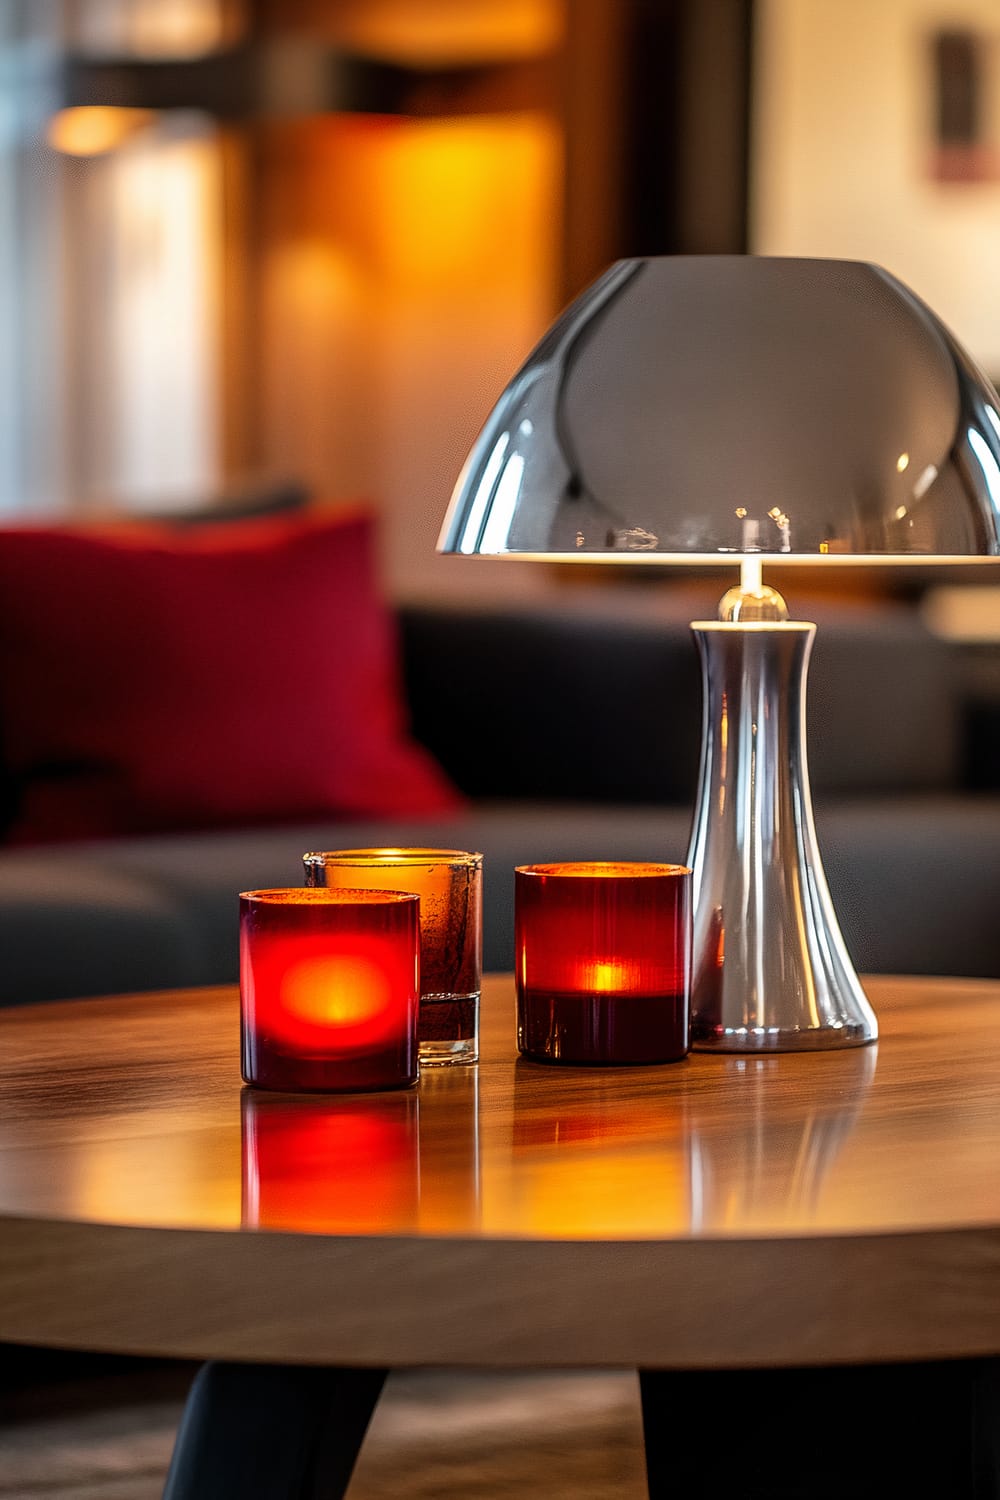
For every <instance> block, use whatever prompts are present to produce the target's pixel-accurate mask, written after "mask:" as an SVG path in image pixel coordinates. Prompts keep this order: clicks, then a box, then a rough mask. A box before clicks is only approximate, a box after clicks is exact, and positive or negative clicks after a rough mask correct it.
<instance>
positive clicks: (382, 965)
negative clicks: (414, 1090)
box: [240, 887, 420, 1092]
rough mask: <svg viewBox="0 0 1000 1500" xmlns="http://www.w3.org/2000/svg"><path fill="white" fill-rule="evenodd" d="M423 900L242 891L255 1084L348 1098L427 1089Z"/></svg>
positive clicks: (247, 1073)
mask: <svg viewBox="0 0 1000 1500" xmlns="http://www.w3.org/2000/svg"><path fill="white" fill-rule="evenodd" d="M419 905H420V904H419V899H418V897H417V896H416V895H413V894H402V893H400V892H398V891H356V890H337V891H333V890H325V889H318V890H310V889H308V888H300V887H279V888H276V889H272V890H261V891H244V892H243V893H242V894H241V895H240V1021H241V1039H242V1057H243V1079H244V1081H245V1082H246V1083H250V1084H256V1085H257V1086H258V1087H259V1088H268V1089H281V1090H286V1091H290V1092H298V1091H322V1092H326V1091H329V1092H342V1091H345V1090H368V1089H390V1088H404V1087H406V1086H407V1085H409V1084H411V1083H414V1082H416V1078H417V1006H418V1003H419V998H420V919H419Z"/></svg>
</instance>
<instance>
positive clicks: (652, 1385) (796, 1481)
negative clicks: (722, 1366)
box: [639, 1359, 1000, 1500]
mask: <svg viewBox="0 0 1000 1500" xmlns="http://www.w3.org/2000/svg"><path fill="white" fill-rule="evenodd" d="M639 1382H640V1389H641V1393H642V1419H643V1431H644V1435H645V1444H646V1472H647V1478H648V1483H649V1495H650V1500H668V1497H669V1500H846V1497H850V1500H891V1497H894V1496H901V1497H902V1496H906V1497H907V1500H1000V1361H998V1360H992V1359H983V1360H955V1361H940V1362H936V1363H929V1364H907V1365H898V1364H897V1365H862V1366H857V1365H852V1366H844V1367H839V1368H834V1369H808V1370H735V1371H727V1370H723V1371H714V1370H711V1371H700V1370H699V1371H692V1372H678V1371H650V1370H641V1371H640V1372H639Z"/></svg>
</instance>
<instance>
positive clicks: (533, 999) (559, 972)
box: [514, 862, 691, 1063]
mask: <svg viewBox="0 0 1000 1500" xmlns="http://www.w3.org/2000/svg"><path fill="white" fill-rule="evenodd" d="M514 948H515V983H516V989H517V1045H518V1050H519V1051H520V1052H521V1054H522V1055H523V1056H524V1057H529V1058H534V1059H536V1060H537V1061H539V1062H553V1063H658V1062H676V1061H677V1060H679V1059H680V1058H682V1057H684V1056H685V1055H686V1054H687V1052H688V1048H689V1041H690V1037H689V1027H690V1017H689V1008H690V988H691V984H690V976H691V871H690V870H689V869H688V868H687V867H686V866H684V865H658V864H644V863H637V862H624V863H588V864H583V863H576V864H550V865H521V866H519V867H518V868H517V869H516V870H515V872H514Z"/></svg>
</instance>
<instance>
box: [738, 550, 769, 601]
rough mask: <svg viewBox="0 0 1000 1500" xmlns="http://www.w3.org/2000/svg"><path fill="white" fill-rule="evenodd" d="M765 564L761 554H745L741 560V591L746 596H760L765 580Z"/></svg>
mask: <svg viewBox="0 0 1000 1500" xmlns="http://www.w3.org/2000/svg"><path fill="white" fill-rule="evenodd" d="M763 573H764V569H763V564H762V563H761V560H760V553H759V552H744V553H743V556H742V557H741V558H740V590H741V592H742V593H744V594H759V593H760V586H761V581H762V579H763Z"/></svg>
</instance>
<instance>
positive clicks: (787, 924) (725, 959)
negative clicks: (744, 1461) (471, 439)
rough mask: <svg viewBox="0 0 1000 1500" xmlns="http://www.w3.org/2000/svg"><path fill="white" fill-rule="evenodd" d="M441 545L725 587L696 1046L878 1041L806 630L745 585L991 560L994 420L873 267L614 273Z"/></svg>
mask: <svg viewBox="0 0 1000 1500" xmlns="http://www.w3.org/2000/svg"><path fill="white" fill-rule="evenodd" d="M438 548H439V550H440V551H442V552H450V553H457V554H463V555H467V556H473V555H479V556H494V557H510V558H515V559H520V560H530V559H540V560H545V561H547V562H553V561H558V562H582V563H587V564H594V563H608V564H618V565H643V564H645V565H647V566H648V565H663V564H665V563H669V564H678V563H693V564H700V565H702V566H704V565H714V566H717V565H719V564H720V563H727V562H731V563H732V564H733V565H734V566H739V568H740V582H739V584H738V585H737V587H736V588H734V589H732V590H729V591H728V592H727V594H726V596H725V597H724V599H723V601H722V603H721V605H720V617H719V619H717V620H712V621H695V622H693V623H692V629H693V632H694V636H695V641H696V644H697V647H698V650H699V653H700V655H701V660H702V670H703V684H704V694H705V708H704V737H703V744H702V755H701V769H700V777H699V787H698V793H697V798H696V807H695V810H694V819H693V828H692V836H691V844H690V847H689V850H688V853H687V858H686V861H685V862H686V863H687V864H688V865H690V866H691V868H692V871H693V882H692V893H693V899H694V955H693V956H694V972H695V978H694V983H693V992H692V1006H691V1025H692V1046H693V1047H695V1048H698V1047H700V1048H706V1049H718V1050H727V1051H752V1052H757V1051H784V1050H798V1049H825V1048H831V1047H842V1046H856V1045H863V1044H865V1043H868V1042H871V1041H873V1040H875V1039H876V1037H877V1035H878V1026H877V1021H876V1018H875V1016H874V1013H873V1011H872V1009H871V1006H870V1005H869V1003H868V1000H867V997H866V996H865V994H864V990H863V988H862V986H861V983H860V981H859V979H858V976H857V974H856V973H855V971H854V967H853V964H852V962H851V959H850V957H849V955H848V953H847V950H846V947H845V945H844V942H843V938H842V936H841V934H840V930H839V926H838V924H837V920H836V916H835V913H834V910H833V906H832V903H831V900H830V896H829V891H828V889H827V885H826V879H825V876H824V873H823V869H822V862H821V859H820V855H819V850H818V847H817V844H816V837H815V829H814V825H813V814H812V805H811V797H810V792H809V779H808V769H807V766H806V759H805V736H804V732H803V730H804V704H805V685H806V672H807V667H808V658H809V654H810V651H811V648H812V642H813V638H814V635H815V626H814V625H812V624H811V623H809V622H804V621H792V620H789V619H788V618H787V609H786V607H785V604H784V601H783V600H782V599H781V596H780V595H779V594H777V593H776V592H775V591H774V590H773V589H771V588H768V587H765V586H764V584H763V582H762V577H761V570H762V567H763V566H765V565H766V566H767V567H768V568H770V567H772V566H774V565H779V566H780V565H787V564H794V565H796V566H798V567H801V566H803V565H805V564H813V563H815V564H816V565H817V566H823V567H829V566H831V565H836V564H844V563H849V564H852V565H857V564H864V563H878V564H882V565H892V566H900V565H905V564H914V563H916V564H922V565H928V564H931V563H939V562H947V563H950V564H954V563H961V562H981V561H982V560H983V559H984V558H991V557H993V558H995V557H997V556H998V555H1000V398H998V396H997V393H996V391H995V390H994V389H993V387H992V385H991V384H990V382H989V380H988V379H987V378H986V377H985V375H983V373H982V372H981V371H980V370H979V369H978V368H977V366H976V364H975V362H974V361H973V359H972V358H971V357H970V355H969V354H968V353H967V352H966V351H965V350H964V349H963V348H962V346H961V345H960V343H959V342H958V340H957V339H956V338H955V336H954V335H953V334H952V333H951V331H950V330H949V329H948V328H947V327H946V326H945V324H944V323H943V322H942V321H941V319H940V318H939V317H938V316H937V315H936V314H935V313H934V312H933V311H932V310H931V309H930V308H929V307H928V306H927V305H926V304H925V303H924V302H923V301H922V300H921V299H920V298H919V297H918V296H916V294H915V293H914V292H912V291H911V290H910V289H909V288H908V287H906V286H904V285H903V284H902V283H901V282H900V281H898V280H897V279H896V278H895V277H893V276H892V275H890V274H889V273H888V272H886V271H885V270H883V269H881V268H880V267H878V266H874V265H869V264H865V263H863V262H855V261H838V260H820V259H815V260H809V259H794V258H783V257H763V256H666V257H657V258H648V259H633V260H622V261H619V262H617V263H616V264H615V265H613V266H612V267H611V268H610V269H609V270H608V271H607V272H606V273H605V274H604V275H603V276H602V277H601V278H600V279H599V280H598V281H597V282H595V283H594V285H593V286H591V287H590V288H588V289H587V290H586V291H585V292H584V293H583V294H582V295H581V296H580V297H579V298H578V299H577V300H576V301H575V302H574V303H572V304H571V306H570V307H569V308H567V309H566V311H565V312H564V313H563V314H562V316H561V317H560V318H559V319H558V320H557V322H556V323H555V324H554V325H553V327H552V328H551V329H550V330H549V332H548V333H547V334H546V335H545V337H544V338H543V339H542V341H541V343H540V344H539V345H538V346H537V348H536V349H535V350H534V351H533V353H532V354H531V355H530V356H529V358H528V359H527V361H526V362H525V364H524V365H523V366H522V368H521V369H520V370H519V371H518V372H517V373H516V374H515V375H514V377H513V379H512V380H511V381H510V383H509V384H508V386H507V388H506V390H505V391H504V392H503V394H502V395H501V397H500V399H499V401H498V402H497V404H496V406H495V408H494V410H493V412H492V413H491V414H490V416H489V418H488V420H487V422H486V424H485V426H484V428H483V431H482V433H481V435H480V437H479V439H478V441H477V443H476V444H475V446H474V448H473V450H472V452H471V453H470V455H469V457H468V459H467V461H466V463H465V466H464V468H463V470H462V473H461V475H460V476H459V479H458V483H457V485H456V488H455V492H454V494H453V496H452V500H451V504H450V506H449V508H448V512H447V515H446V517H445V520H444V524H443V527H442V531H441V536H440V539H439V542H438ZM675 852H676V851H674V852H673V853H675ZM664 857H665V858H667V857H672V852H671V851H665V853H664Z"/></svg>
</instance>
